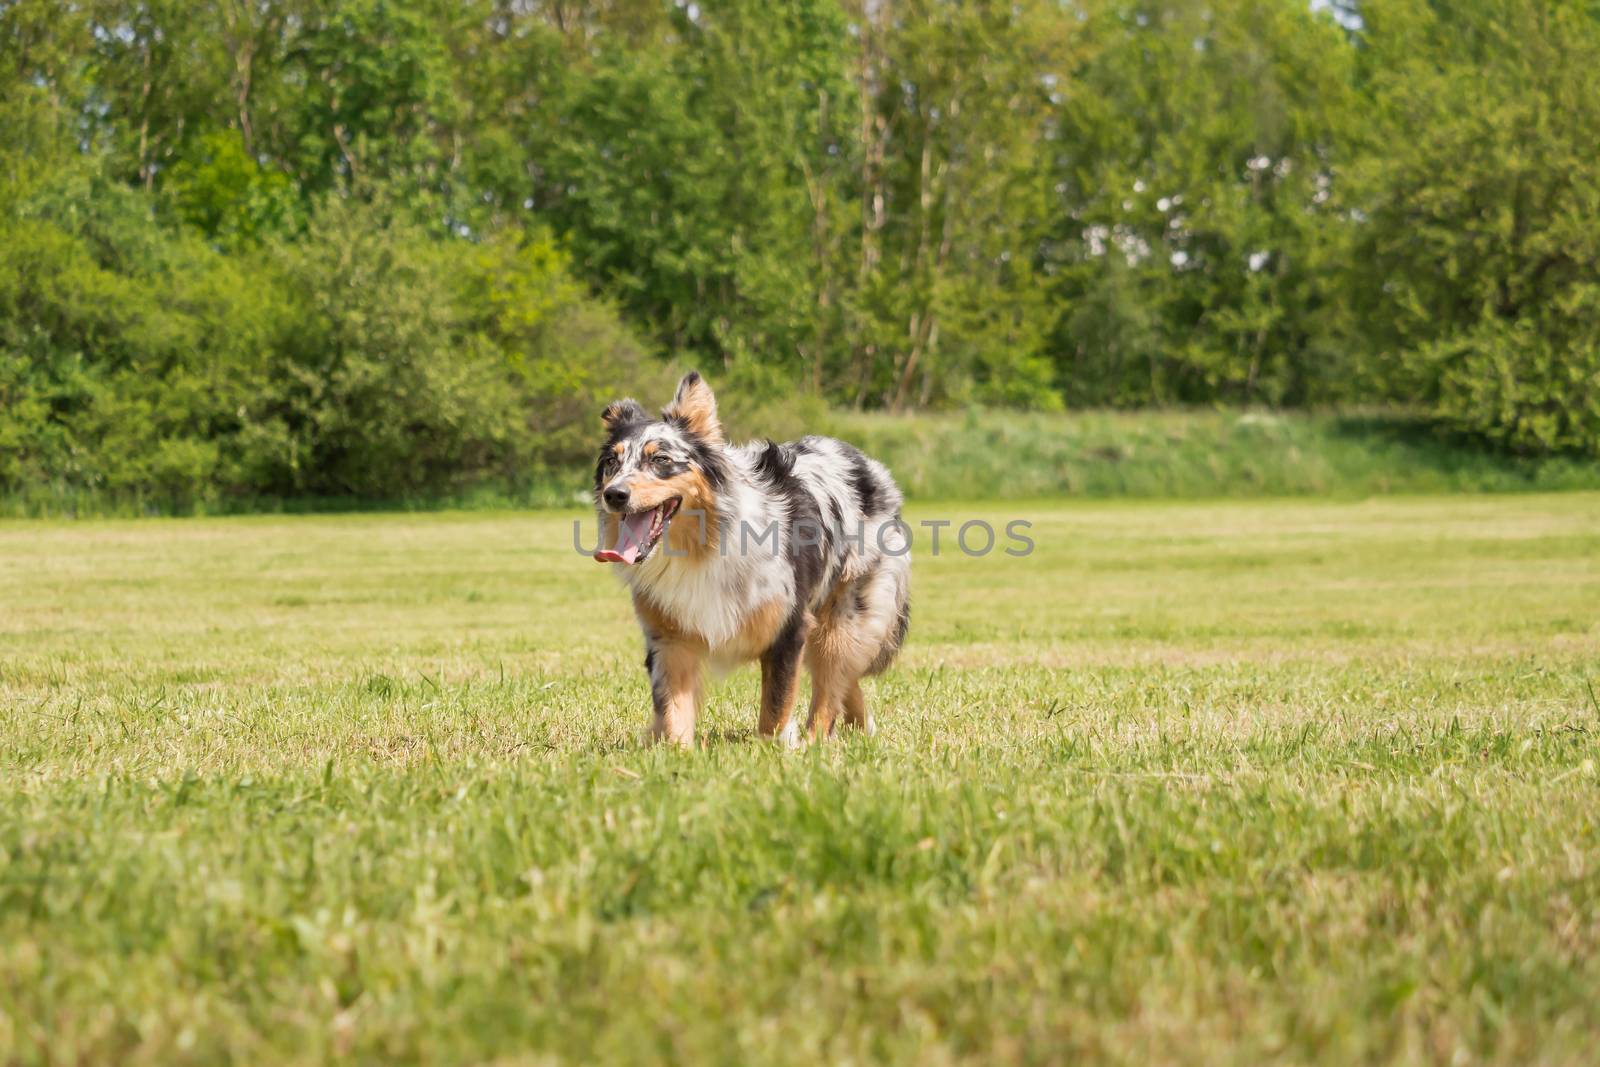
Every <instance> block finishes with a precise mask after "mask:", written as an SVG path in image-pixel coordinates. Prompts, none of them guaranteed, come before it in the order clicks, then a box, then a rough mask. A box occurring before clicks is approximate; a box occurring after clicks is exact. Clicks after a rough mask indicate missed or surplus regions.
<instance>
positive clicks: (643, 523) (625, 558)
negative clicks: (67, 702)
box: [594, 497, 678, 563]
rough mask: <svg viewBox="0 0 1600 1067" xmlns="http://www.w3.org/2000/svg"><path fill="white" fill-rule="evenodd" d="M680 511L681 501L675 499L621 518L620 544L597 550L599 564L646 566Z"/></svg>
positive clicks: (618, 524) (619, 519) (619, 523)
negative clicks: (673, 516)
mask: <svg viewBox="0 0 1600 1067" xmlns="http://www.w3.org/2000/svg"><path fill="white" fill-rule="evenodd" d="M677 510H678V498H677V497H674V498H673V499H671V500H668V501H665V502H663V503H660V504H657V505H656V506H655V507H653V508H650V509H648V510H646V511H634V512H630V513H629V514H627V515H619V516H617V543H616V545H615V547H612V548H605V547H603V546H602V547H600V548H598V549H596V550H595V553H594V558H595V560H596V561H597V562H600V563H640V562H642V561H643V560H644V558H645V557H646V556H648V555H649V554H650V550H651V549H653V548H655V547H656V542H657V541H659V540H661V535H662V534H663V533H665V532H666V529H667V522H668V520H670V519H671V518H672V514H673V512H675V511H677Z"/></svg>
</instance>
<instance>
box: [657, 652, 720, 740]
mask: <svg viewBox="0 0 1600 1067" xmlns="http://www.w3.org/2000/svg"><path fill="white" fill-rule="evenodd" d="M644 662H645V669H646V670H648V671H649V672H650V701H651V704H652V705H653V706H654V708H655V715H654V717H653V718H652V719H651V722H650V739H651V740H652V741H668V742H670V743H672V744H675V745H682V746H683V747H684V748H692V747H694V719H695V715H696V713H697V712H698V711H699V710H700V695H701V689H702V685H703V682H702V679H703V678H704V677H705V650H704V649H703V648H700V647H698V646H696V645H692V644H689V643H687V642H683V641H659V642H653V643H652V644H651V645H650V648H649V650H648V651H647V652H646V653H645V661H644Z"/></svg>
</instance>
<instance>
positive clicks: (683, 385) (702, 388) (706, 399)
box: [661, 370, 722, 444]
mask: <svg viewBox="0 0 1600 1067" xmlns="http://www.w3.org/2000/svg"><path fill="white" fill-rule="evenodd" d="M661 417H662V418H664V419H666V420H668V421H669V422H676V423H678V424H679V425H681V426H682V427H683V428H684V429H686V430H688V431H689V432H690V433H692V434H694V435H695V436H697V437H701V438H703V439H705V440H707V441H709V442H711V443H712V444H721V443H722V423H720V422H718V421H717V398H716V397H715V396H712V395H711V386H709V385H707V384H706V380H705V379H704V378H702V377H700V372H699V371H697V370H692V371H690V372H689V373H688V374H685V375H684V376H683V381H681V382H679V383H678V393H677V395H676V396H674V397H673V398H672V403H670V404H668V405H667V406H666V407H665V408H663V409H662V410H661Z"/></svg>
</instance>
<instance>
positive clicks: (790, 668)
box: [756, 611, 811, 744]
mask: <svg viewBox="0 0 1600 1067" xmlns="http://www.w3.org/2000/svg"><path fill="white" fill-rule="evenodd" d="M810 622H811V620H810V619H809V618H808V617H807V616H806V614H805V612H804V611H799V612H796V614H795V616H794V617H793V618H792V619H790V620H789V621H788V622H787V623H785V624H784V626H783V628H782V629H781V630H779V631H778V636H777V638H776V639H774V640H773V642H772V646H771V647H770V648H768V649H767V650H766V651H765V652H763V653H762V654H761V716H760V718H759V719H757V720H756V732H757V733H759V734H760V735H761V736H762V737H779V736H781V737H783V739H784V740H786V741H788V742H790V743H791V744H793V743H795V742H796V741H797V737H796V736H795V733H794V731H793V730H788V729H787V727H788V726H789V713H790V711H791V710H792V709H793V708H794V696H795V691H796V690H797V689H799V688H800V654H801V652H802V651H804V649H805V646H806V633H807V631H809V630H810V628H811V625H810Z"/></svg>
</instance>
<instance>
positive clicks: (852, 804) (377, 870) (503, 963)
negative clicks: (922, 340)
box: [0, 494, 1600, 1065]
mask: <svg viewBox="0 0 1600 1067" xmlns="http://www.w3.org/2000/svg"><path fill="white" fill-rule="evenodd" d="M576 517H577V516H576V513H573V514H555V513H545V514H492V515H475V514H444V515H363V516H358V517H330V518H320V517H319V518H259V519H225V520H176V521H165V520H151V521H143V522H83V523H34V522H13V523H0V1062H4V1063H32V1062H62V1063H68V1062H74V1063H76V1062H84V1063H88V1062H107V1061H118V1062H129V1063H152V1064H155V1063H160V1064H169V1063H185V1062H194V1063H217V1062H228V1061H232V1062H239V1063H264V1062H274V1061H283V1062H304V1063H310V1062H318V1061H323V1060H328V1059H333V1058H337V1057H349V1058H351V1059H354V1060H360V1061H366V1062H375V1063H377V1062H381V1063H390V1062H408V1061H428V1062H435V1063H438V1062H480V1061H495V1062H500V1063H528V1064H546V1063H549V1064H557V1063H559V1064H592V1063H642V1062H660V1061H671V1062H678V1063H688V1064H702V1063H725V1064H765V1063H795V1064H801V1063H803V1064H813V1065H814V1064H820V1063H841V1064H842V1063H854V1064H866V1063H877V1062H898V1063H907V1064H919V1065H921V1064H942V1063H973V1064H993V1063H1071V1062H1113V1063H1129V1064H1139V1063H1239V1064H1255V1063H1263V1062H1282V1063H1307V1062H1322V1063H1349V1062H1360V1061H1367V1062H1370V1061H1383V1062H1389V1061H1393V1062H1409V1063H1449V1064H1461V1063H1466V1064H1472V1063H1480V1062H1495V1063H1505V1064H1530V1063H1552V1064H1553V1063H1584V1062H1589V1063H1592V1062H1594V1061H1595V1057H1596V1056H1597V1055H1600V1044H1597V1038H1596V1035H1597V1034H1600V826H1597V822H1600V778H1597V772H1596V762H1597V757H1600V701H1597V698H1596V693H1597V692H1600V495H1592V494H1567V495H1559V496H1515V497H1509V496H1508V497H1454V498H1450V497H1439V498H1429V499H1386V500H1379V501H1373V502H1363V503H1308V502H1285V501H1278V502H1254V503H1230V504H1182V505H1171V504H1139V505H1132V504H1095V505H1047V504H1037V503H1033V504H1027V505H1019V506H1016V507H1012V508H1003V507H999V506H996V505H992V504H991V505H982V506H964V505H954V504H952V505H944V506H934V505H931V504H924V505H922V506H920V507H918V508H916V509H913V511H912V513H911V516H910V517H911V518H913V519H925V518H936V517H937V518H950V519H954V520H956V521H958V522H959V521H963V520H966V519H970V518H984V519H987V520H989V521H991V522H994V523H995V524H996V525H997V526H1003V524H1004V523H1005V522H1006V521H1009V520H1011V519H1014V518H1022V519H1028V520H1031V521H1032V523H1033V529H1032V531H1031V534H1032V536H1033V538H1034V539H1035V541H1036V544H1037V548H1036V551H1035V552H1034V553H1033V554H1032V555H1031V556H1029V557H1027V558H1022V559H1018V558H1013V557H1009V556H1006V555H1003V554H1001V553H999V552H998V551H997V552H995V553H994V554H992V555H990V556H988V557H985V558H982V559H972V558H967V557H965V556H963V555H962V554H960V553H959V552H951V551H946V552H944V553H943V554H942V555H941V556H940V557H939V558H930V556H929V553H928V551H927V531H925V530H924V531H920V532H919V539H918V554H917V560H916V564H915V579H914V586H915V594H914V610H913V621H912V628H911V637H910V640H909V642H908V645H907V648H906V650H905V653H904V655H903V656H902V658H901V660H900V662H899V664H898V665H897V666H896V668H894V669H893V670H891V671H890V672H889V673H888V674H887V675H885V676H883V677H882V678H880V679H878V680H877V681H876V682H874V683H873V684H872V685H871V687H870V689H869V698H868V699H869V700H870V701H872V702H873V703H874V706H875V708H876V709H877V718H878V723H879V727H880V730H879V733H878V736H876V737H875V738H872V739H864V738H861V737H855V736H852V737H847V738H844V739H841V740H839V741H836V742H833V743H829V744H826V745H821V746H816V747H814V748H811V749H809V750H805V751H799V752H788V751H783V750H780V749H778V748H775V747H772V746H769V745H765V744H762V743H760V742H758V741H755V740H754V739H753V738H752V736H751V730H752V727H753V724H754V719H755V712H754V704H755V693H756V688H755V678H754V674H753V673H752V672H750V671H744V672H740V673H737V674H734V675H732V676H730V677H728V678H727V679H725V680H723V681H722V682H720V683H718V684H717V685H716V686H715V687H713V689H712V691H711V692H712V695H711V700H710V705H709V708H708V711H707V713H706V715H705V716H704V717H703V720H702V727H701V734H702V738H703V740H704V745H703V747H702V748H701V750H699V751H694V752H687V753H685V752H676V751H666V750H661V749H646V748H643V747H642V746H641V745H640V744H639V743H638V740H637V738H638V734H639V729H640V727H641V726H643V724H644V723H645V719H646V706H647V699H648V698H647V688H646V685H645V681H644V677H643V673H642V670H641V668H640V660H641V649H640V644H639V638H638V633H637V629H636V627H635V625H634V623H633V619H632V614H631V612H630V610H629V608H628V606H627V603H626V597H625V596H624V594H623V592H622V591H621V589H620V587H619V586H618V584H617V583H616V582H615V581H614V579H613V578H612V577H611V576H610V575H609V574H607V573H606V569H605V568H603V567H601V566H599V565H596V564H594V563H591V562H589V561H588V560H587V559H586V558H583V557H581V556H579V555H577V554H576V553H574V551H573V550H572V547H571V541H572V533H571V523H572V521H573V519H574V518H576ZM591 522H592V520H591ZM585 535H586V536H590V532H589V530H588V529H586V530H585ZM948 537H949V531H946V533H945V538H946V539H948ZM943 547H948V546H943ZM802 700H803V695H802Z"/></svg>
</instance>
